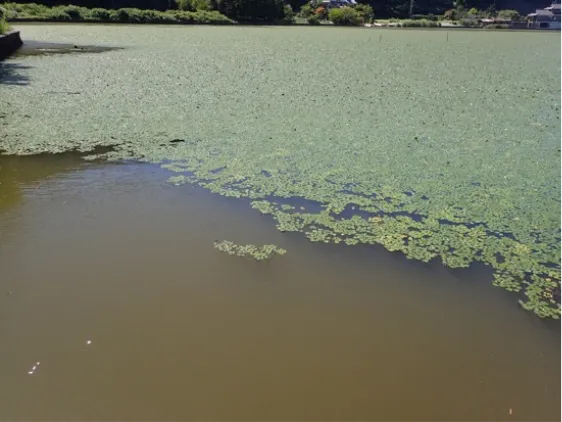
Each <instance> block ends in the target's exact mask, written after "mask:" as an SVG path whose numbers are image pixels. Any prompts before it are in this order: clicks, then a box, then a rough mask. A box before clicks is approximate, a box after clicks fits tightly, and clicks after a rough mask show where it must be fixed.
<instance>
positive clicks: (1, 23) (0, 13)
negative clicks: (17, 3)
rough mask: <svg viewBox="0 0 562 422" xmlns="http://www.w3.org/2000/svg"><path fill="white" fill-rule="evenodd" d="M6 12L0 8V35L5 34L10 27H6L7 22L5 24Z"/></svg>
mask: <svg viewBox="0 0 562 422" xmlns="http://www.w3.org/2000/svg"><path fill="white" fill-rule="evenodd" d="M5 15H6V10H5V9H4V8H3V7H2V6H0V35H2V34H5V33H6V32H8V30H9V29H10V27H9V26H8V22H6V17H5Z"/></svg>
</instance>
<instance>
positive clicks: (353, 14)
mask: <svg viewBox="0 0 562 422" xmlns="http://www.w3.org/2000/svg"><path fill="white" fill-rule="evenodd" d="M328 19H329V20H330V21H332V23H333V24H334V25H345V26H354V25H361V24H362V23H363V18H362V17H361V15H360V14H359V12H357V11H356V10H355V9H354V8H352V7H339V8H334V9H331V10H330V12H329V13H328Z"/></svg>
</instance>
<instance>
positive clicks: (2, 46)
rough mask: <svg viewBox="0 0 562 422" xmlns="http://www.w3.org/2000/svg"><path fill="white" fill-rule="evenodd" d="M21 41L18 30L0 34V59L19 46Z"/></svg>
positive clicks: (21, 43) (12, 52)
mask: <svg viewBox="0 0 562 422" xmlns="http://www.w3.org/2000/svg"><path fill="white" fill-rule="evenodd" d="M22 45H23V42H22V40H21V38H20V31H12V32H8V33H7V34H4V35H0V60H4V59H5V58H7V57H8V56H10V55H11V54H14V52H15V51H16V50H17V49H18V48H20V47H21V46H22Z"/></svg>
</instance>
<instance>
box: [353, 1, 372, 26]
mask: <svg viewBox="0 0 562 422" xmlns="http://www.w3.org/2000/svg"><path fill="white" fill-rule="evenodd" d="M355 11H356V12H357V13H359V16H361V19H363V22H364V23H371V22H373V19H374V18H375V12H374V11H373V8H372V7H371V6H370V5H368V4H358V5H357V6H355Z"/></svg>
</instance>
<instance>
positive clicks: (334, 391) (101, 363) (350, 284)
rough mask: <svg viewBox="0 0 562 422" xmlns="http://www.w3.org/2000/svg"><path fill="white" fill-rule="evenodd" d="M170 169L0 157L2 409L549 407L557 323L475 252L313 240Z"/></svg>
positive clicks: (90, 414) (498, 412) (436, 410)
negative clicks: (229, 249)
mask: <svg viewBox="0 0 562 422" xmlns="http://www.w3.org/2000/svg"><path fill="white" fill-rule="evenodd" d="M167 177H168V174H167V172H165V171H164V170H162V169H160V168H159V167H157V166H152V165H146V164H124V165H119V164H104V163H86V162H83V161H82V160H81V159H80V158H79V157H77V156H75V155H68V154H66V155H60V156H42V157H19V158H18V157H6V156H0V345H1V347H0V420H39V419H41V420H85V419H89V420H189V419H190V420H534V421H539V420H556V419H558V420H560V352H561V350H560V332H559V330H560V325H559V324H557V323H554V322H550V323H545V322H543V321H540V320H539V319H538V318H536V317H535V316H534V315H532V314H531V313H526V312H523V311H522V310H520V309H518V307H517V305H516V303H515V302H516V301H515V298H514V296H513V295H511V294H509V293H507V292H505V291H504V290H500V289H495V288H493V287H492V286H491V283H490V280H489V278H490V277H491V276H490V274H489V272H488V271H487V270H486V269H485V268H472V269H470V270H467V271H450V270H447V269H445V268H443V267H441V266H440V265H438V264H429V265H425V264H420V263H417V262H413V261H408V260H405V259H403V258H402V257H401V256H400V255H396V254H391V253H388V252H386V251H384V250H382V249H380V248H377V247H345V246H341V245H321V244H313V243H310V242H308V241H307V240H306V239H305V238H304V236H300V235H298V234H294V235H288V234H283V233H280V232H278V231H277V230H275V228H274V226H273V224H272V222H271V221H270V220H269V219H268V217H266V216H263V215H261V214H260V213H259V212H258V211H255V210H251V209H250V208H249V207H248V206H247V204H246V203H245V202H244V201H241V200H231V199H226V198H223V197H219V196H215V195H211V194H208V193H206V192H205V191H203V190H201V189H198V188H194V187H191V186H182V187H174V186H171V185H169V184H167V183H166V182H165V181H166V179H167ZM215 239H229V240H233V241H236V242H241V243H275V244H277V245H279V246H281V247H284V248H286V249H287V250H288V253H287V254H286V255H285V256H282V257H276V258H274V259H273V260H271V261H269V262H262V263H257V262H252V261H247V260H243V259H240V258H236V257H231V256H228V255H225V254H221V253H220V252H217V251H216V250H215V249H213V240H215ZM88 342H91V343H89V344H88ZM37 362H40V364H39V365H38V366H37ZM33 366H37V368H36V369H35V370H32V368H33ZM28 371H31V372H32V374H28Z"/></svg>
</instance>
